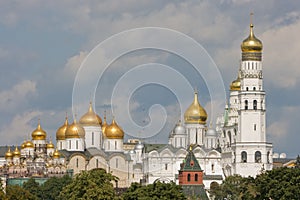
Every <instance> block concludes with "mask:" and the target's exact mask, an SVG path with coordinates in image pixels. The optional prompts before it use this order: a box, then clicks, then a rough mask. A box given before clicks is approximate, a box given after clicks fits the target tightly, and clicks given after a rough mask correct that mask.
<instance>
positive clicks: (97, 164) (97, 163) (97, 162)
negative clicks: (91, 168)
mask: <svg viewBox="0 0 300 200" xmlns="http://www.w3.org/2000/svg"><path fill="white" fill-rule="evenodd" d="M98 167H99V160H98V159H96V168H98Z"/></svg>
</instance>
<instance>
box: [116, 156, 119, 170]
mask: <svg viewBox="0 0 300 200" xmlns="http://www.w3.org/2000/svg"><path fill="white" fill-rule="evenodd" d="M118 167H119V159H118V158H116V168H118Z"/></svg>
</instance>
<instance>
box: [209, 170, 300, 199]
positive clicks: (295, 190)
mask: <svg viewBox="0 0 300 200" xmlns="http://www.w3.org/2000/svg"><path fill="white" fill-rule="evenodd" d="M210 194H211V195H212V196H214V197H215V199H216V200H219V199H220V200H221V199H224V198H227V199H234V200H248V199H249V200H250V199H257V200H264V199H273V200H287V199H289V200H293V199H295V200H296V199H297V200H298V199H300V169H297V168H294V169H291V168H278V169H273V170H271V171H267V172H266V173H263V174H261V175H258V176H257V177H256V178H255V179H254V178H251V177H248V178H243V177H241V176H239V175H235V176H229V177H227V178H226V179H225V180H224V181H223V183H222V184H221V185H219V186H214V187H213V188H211V191H210Z"/></svg>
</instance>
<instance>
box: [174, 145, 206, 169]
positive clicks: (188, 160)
mask: <svg viewBox="0 0 300 200" xmlns="http://www.w3.org/2000/svg"><path fill="white" fill-rule="evenodd" d="M192 150H193V149H192V147H190V149H189V151H188V154H187V155H186V157H185V159H184V160H183V163H182V164H181V168H180V171H203V170H202V169H201V167H200V164H199V162H198V160H197V159H196V157H195V155H194V153H193V151H192Z"/></svg>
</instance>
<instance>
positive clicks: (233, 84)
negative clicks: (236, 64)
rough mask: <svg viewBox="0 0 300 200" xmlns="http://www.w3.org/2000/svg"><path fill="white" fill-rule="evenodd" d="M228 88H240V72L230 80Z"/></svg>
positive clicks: (233, 89) (234, 89)
mask: <svg viewBox="0 0 300 200" xmlns="http://www.w3.org/2000/svg"><path fill="white" fill-rule="evenodd" d="M230 90H231V91H240V90H241V78H240V73H239V75H238V77H237V78H236V79H235V80H234V81H232V82H231V84H230Z"/></svg>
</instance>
